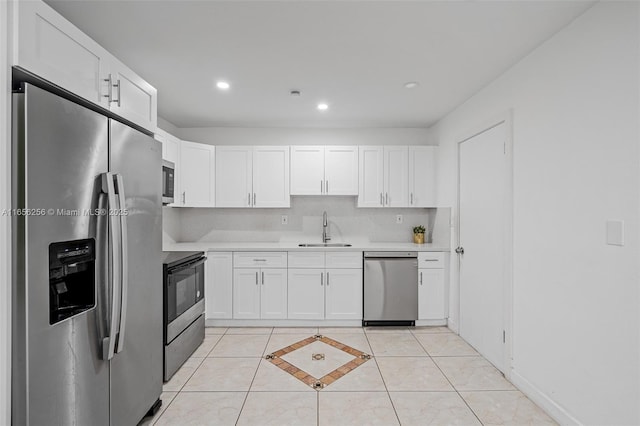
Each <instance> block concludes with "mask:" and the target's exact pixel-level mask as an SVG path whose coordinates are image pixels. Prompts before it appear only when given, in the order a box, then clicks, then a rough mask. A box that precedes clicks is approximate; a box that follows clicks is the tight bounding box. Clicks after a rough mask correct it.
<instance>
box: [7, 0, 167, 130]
mask: <svg viewBox="0 0 640 426" xmlns="http://www.w3.org/2000/svg"><path fill="white" fill-rule="evenodd" d="M12 6H13V7H14V8H17V18H18V19H17V31H16V32H15V34H17V37H16V40H15V44H14V57H13V65H17V66H19V67H21V68H23V69H25V70H27V71H29V72H31V73H33V74H35V75H37V76H40V77H42V78H44V79H46V80H48V81H50V82H52V83H54V84H56V85H57V86H60V87H62V88H63V89H66V90H68V91H70V92H72V93H74V94H76V95H78V96H80V97H82V98H84V99H86V100H88V101H90V102H93V103H95V104H97V105H100V106H102V107H103V108H107V109H110V110H111V111H113V112H114V113H115V114H118V115H121V116H122V117H123V118H125V119H127V120H130V121H132V122H133V123H135V124H137V125H139V126H141V127H144V128H146V129H148V130H151V131H155V130H156V123H157V91H156V89H155V88H153V87H152V86H151V85H150V84H148V83H147V82H146V81H144V80H143V79H142V78H140V77H139V76H138V75H137V74H136V73H134V72H133V71H132V70H130V69H129V68H128V67H127V66H125V65H124V64H123V63H122V62H120V61H119V60H118V59H116V58H115V57H114V56H113V55H111V54H110V53H109V52H108V51H106V50H105V49H104V48H102V47H101V46H100V45H99V44H98V43H96V42H95V41H93V40H92V39H91V38H90V37H89V36H87V35H86V34H84V33H83V32H82V31H80V30H79V29H78V28H77V27H75V26H74V25H73V24H72V23H71V22H69V21H67V20H66V19H65V18H64V17H62V16H61V15H60V14H58V12H56V11H55V10H53V9H52V8H51V7H50V6H48V5H47V4H45V3H44V2H40V1H16V2H13V3H12ZM14 16H16V15H15V14H14ZM14 22H15V21H14Z"/></svg>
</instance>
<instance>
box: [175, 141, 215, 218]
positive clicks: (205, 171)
mask: <svg viewBox="0 0 640 426" xmlns="http://www.w3.org/2000/svg"><path fill="white" fill-rule="evenodd" d="M215 162H216V155H215V147H214V146H212V145H205V144H201V143H194V142H187V141H182V142H181V143H180V161H179V163H180V173H179V174H178V173H176V174H178V175H179V180H180V186H179V191H176V193H175V194H176V195H175V198H176V200H175V203H174V204H175V205H178V206H182V207H214V206H215V200H216V197H215V188H216V186H215V173H214V167H215Z"/></svg>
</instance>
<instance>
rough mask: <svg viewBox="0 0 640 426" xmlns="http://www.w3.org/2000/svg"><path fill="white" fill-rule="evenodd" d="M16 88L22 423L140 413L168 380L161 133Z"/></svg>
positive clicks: (17, 418)
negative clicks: (165, 370) (165, 369)
mask: <svg viewBox="0 0 640 426" xmlns="http://www.w3.org/2000/svg"><path fill="white" fill-rule="evenodd" d="M22 88H23V89H22V90H21V93H15V94H14V95H13V113H14V114H13V117H14V120H13V153H12V156H13V176H14V180H13V189H12V194H13V208H14V211H12V214H13V216H14V221H13V244H14V256H13V258H14V265H13V286H14V287H13V295H14V298H13V301H12V309H13V324H12V329H13V342H12V351H13V355H12V363H13V366H12V371H13V378H12V400H13V410H12V423H13V424H14V425H119V426H120V425H135V424H137V423H138V422H139V421H140V420H141V419H142V418H143V417H144V416H145V414H146V413H147V411H148V410H150V409H151V408H152V407H153V406H158V405H159V403H160V400H159V398H160V393H161V392H162V353H163V342H162V269H161V250H162V247H161V245H162V236H161V234H162V219H161V203H162V196H161V194H162V182H161V174H162V167H161V145H160V144H159V143H158V142H157V141H155V140H154V139H153V138H151V137H149V136H148V135H145V134H144V133H142V132H140V131H138V130H135V129H134V128H132V127H129V126H127V125H125V124H123V123H121V122H119V121H116V120H115V119H113V118H108V117H107V116H105V115H102V114H100V113H98V112H96V111H93V110H91V109H88V108H86V107H84V106H81V105H79V104H77V103H75V102H72V101H70V100H67V99H65V98H62V97H59V96H57V95H54V94H52V93H50V92H48V91H46V90H43V89H41V88H39V87H36V86H34V85H32V84H26V83H24V84H23V85H22Z"/></svg>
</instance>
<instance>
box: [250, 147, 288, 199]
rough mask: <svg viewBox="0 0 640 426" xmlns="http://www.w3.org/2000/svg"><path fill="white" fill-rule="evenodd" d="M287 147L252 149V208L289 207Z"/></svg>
mask: <svg viewBox="0 0 640 426" xmlns="http://www.w3.org/2000/svg"><path fill="white" fill-rule="evenodd" d="M290 206H291V197H290V196H289V147H288V146H256V147H254V148H253V207H290Z"/></svg>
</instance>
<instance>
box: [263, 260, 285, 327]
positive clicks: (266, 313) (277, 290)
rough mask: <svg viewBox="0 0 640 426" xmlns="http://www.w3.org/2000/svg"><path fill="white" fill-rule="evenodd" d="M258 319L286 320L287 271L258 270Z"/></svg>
mask: <svg viewBox="0 0 640 426" xmlns="http://www.w3.org/2000/svg"><path fill="white" fill-rule="evenodd" d="M260 284H261V285H260V293H261V294H260V318H263V319H285V318H287V270H286V269H268V268H263V269H261V270H260Z"/></svg>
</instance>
